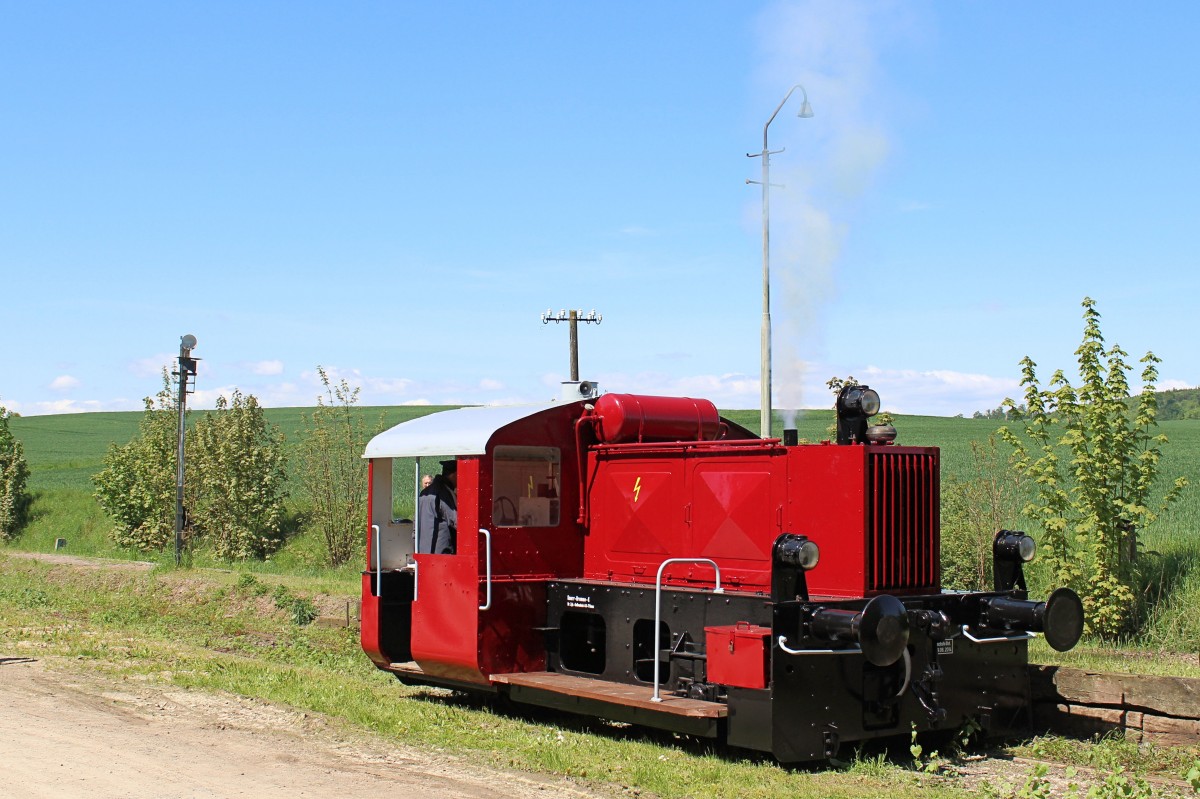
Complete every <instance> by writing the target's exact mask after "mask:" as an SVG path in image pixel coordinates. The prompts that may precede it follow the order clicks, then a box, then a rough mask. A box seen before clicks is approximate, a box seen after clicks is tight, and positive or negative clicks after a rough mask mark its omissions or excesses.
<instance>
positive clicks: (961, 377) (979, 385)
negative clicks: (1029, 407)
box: [853, 366, 1021, 416]
mask: <svg viewBox="0 0 1200 799" xmlns="http://www.w3.org/2000/svg"><path fill="white" fill-rule="evenodd" d="M853 374H854V376H855V377H857V378H858V380H859V382H862V383H868V384H870V386H871V387H872V388H874V389H875V390H876V391H878V392H879V396H880V397H881V398H882V399H883V409H884V410H885V411H891V412H893V413H913V414H921V415H927V416H954V415H955V414H959V413H961V414H963V415H964V416H970V415H971V414H972V413H974V412H975V411H984V410H988V409H990V408H995V407H997V406H999V405H1000V403H1001V402H1003V401H1004V399H1005V398H1006V397H1012V398H1013V399H1019V398H1020V392H1021V386H1020V383H1019V382H1018V381H1017V380H1015V379H1013V378H1008V377H993V376H992V375H981V374H973V373H970V372H953V371H949V370H945V369H931V370H927V371H916V370H912V369H880V368H879V367H877V366H867V367H866V368H865V369H860V370H856V371H854V372H853Z"/></svg>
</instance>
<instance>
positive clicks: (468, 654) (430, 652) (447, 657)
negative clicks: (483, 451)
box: [412, 458, 488, 684]
mask: <svg viewBox="0 0 1200 799" xmlns="http://www.w3.org/2000/svg"><path fill="white" fill-rule="evenodd" d="M479 467H480V463H479V459H478V458H459V459H458V495H459V497H460V498H463V497H477V496H478V495H479ZM478 530H479V508H478V504H477V503H469V502H466V503H465V502H462V501H461V499H460V502H459V504H458V538H457V551H456V552H455V553H454V554H453V555H425V554H418V555H417V556H416V561H417V601H416V602H414V603H413V606H412V626H413V630H412V655H413V660H415V661H417V664H418V665H419V666H420V667H421V670H422V671H424V672H425V673H426V674H430V675H433V676H438V677H448V678H451V679H455V680H462V681H466V682H478V683H485V684H486V683H487V682H488V680H487V677H486V675H485V674H484V672H483V670H482V669H481V668H480V664H479V615H480V612H479V606H480V605H481V604H483V598H482V596H483V591H482V586H481V584H480V583H481V580H480V576H479V575H480V574H481V572H482V568H483V567H482V557H481V549H480V544H481V541H482V536H480V535H478V534H477V531H478Z"/></svg>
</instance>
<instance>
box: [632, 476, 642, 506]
mask: <svg viewBox="0 0 1200 799" xmlns="http://www.w3.org/2000/svg"><path fill="white" fill-rule="evenodd" d="M641 493H642V478H640V477H639V478H638V479H637V480H635V481H634V483H633V501H634V502H637V501H638V495H639V494H641Z"/></svg>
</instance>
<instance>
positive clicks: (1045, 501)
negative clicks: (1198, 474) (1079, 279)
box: [1000, 297, 1187, 639]
mask: <svg viewBox="0 0 1200 799" xmlns="http://www.w3.org/2000/svg"><path fill="white" fill-rule="evenodd" d="M1095 305H1096V304H1095V302H1094V301H1093V300H1092V299H1091V298H1090V297H1085V298H1084V300H1083V308H1084V314H1083V318H1084V331H1083V342H1082V344H1080V346H1079V349H1077V350H1076V351H1075V354H1076V356H1077V358H1078V364H1079V377H1080V381H1081V382H1080V386H1079V388H1078V389H1076V388H1075V387H1074V386H1072V385H1071V383H1070V382H1069V381H1068V380H1067V378H1066V377H1065V376H1064V375H1063V372H1062V370H1058V371H1056V372H1055V373H1054V375H1053V376H1052V377H1051V379H1050V383H1049V385H1048V386H1047V387H1046V388H1042V386H1041V384H1040V383H1039V382H1038V378H1037V374H1036V371H1035V369H1036V366H1037V365H1036V364H1035V363H1034V362H1033V361H1032V360H1031V359H1030V358H1029V357H1028V356H1026V357H1025V358H1024V359H1022V361H1021V365H1022V378H1021V385H1022V386H1024V388H1025V406H1024V408H1021V407H1020V406H1018V405H1017V404H1016V403H1015V402H1013V401H1012V400H1011V399H1008V400H1005V402H1004V407H1006V408H1008V409H1009V411H1010V413H1011V414H1012V418H1013V419H1014V420H1015V421H1017V422H1019V423H1021V425H1022V426H1023V433H1024V435H1023V436H1020V435H1017V434H1016V433H1014V432H1012V431H1010V430H1009V429H1008V428H1007V427H1004V428H1001V429H1000V435H1001V436H1002V437H1003V439H1004V440H1005V441H1006V442H1008V443H1009V444H1010V445H1011V446H1012V447H1013V450H1014V455H1015V461H1014V466H1015V468H1016V469H1017V471H1018V472H1019V473H1021V474H1022V475H1025V476H1028V477H1029V478H1031V479H1032V480H1033V482H1034V484H1035V486H1036V500H1035V501H1034V502H1031V503H1030V504H1029V505H1027V506H1026V508H1025V513H1026V514H1027V515H1029V516H1030V517H1031V518H1034V519H1036V520H1037V521H1038V522H1039V524H1040V525H1041V528H1042V537H1041V541H1040V542H1039V543H1040V549H1041V553H1042V560H1043V562H1045V563H1046V564H1047V565H1048V567H1049V569H1050V573H1051V577H1052V579H1053V580H1054V581H1055V583H1057V584H1059V585H1067V586H1070V587H1072V588H1074V589H1075V590H1076V591H1077V592H1078V593H1079V594H1080V596H1081V597H1082V598H1083V603H1084V608H1085V610H1086V613H1087V623H1088V628H1089V630H1090V631H1091V632H1093V633H1096V634H1099V635H1101V636H1103V637H1105V638H1110V639H1111V638H1114V637H1116V636H1118V635H1120V634H1121V633H1123V632H1125V631H1126V630H1127V629H1128V628H1129V626H1130V625H1131V623H1132V622H1133V620H1134V617H1133V613H1132V610H1133V608H1134V606H1135V602H1134V600H1135V598H1136V591H1135V586H1136V570H1135V567H1136V562H1137V555H1138V548H1139V534H1140V532H1141V530H1142V529H1143V528H1144V527H1146V526H1147V525H1149V524H1151V523H1152V522H1153V521H1154V520H1155V518H1156V517H1157V514H1158V513H1160V512H1161V511H1162V510H1164V509H1165V508H1166V507H1167V506H1168V505H1169V504H1170V503H1172V502H1174V501H1175V500H1176V499H1177V498H1178V497H1179V495H1180V492H1182V490H1183V488H1184V487H1185V486H1186V485H1187V480H1186V479H1185V478H1183V477H1179V478H1177V479H1176V480H1175V481H1174V483H1173V484H1172V486H1171V487H1170V488H1169V489H1168V490H1167V491H1165V492H1163V493H1162V495H1161V497H1160V498H1159V500H1158V501H1157V502H1155V501H1154V500H1153V499H1152V494H1153V493H1154V485H1155V480H1156V478H1157V476H1158V471H1159V465H1160V461H1161V459H1162V447H1163V446H1164V445H1165V444H1166V443H1167V438H1166V436H1165V435H1161V434H1158V435H1155V434H1154V433H1153V430H1154V428H1155V427H1156V425H1157V422H1156V412H1157V399H1156V395H1155V392H1154V383H1155V381H1156V380H1157V379H1158V368H1157V364H1158V363H1159V359H1158V358H1157V357H1155V355H1154V353H1152V352H1147V353H1146V355H1145V356H1144V357H1143V358H1142V359H1141V361H1140V362H1141V363H1142V364H1143V370H1142V375H1141V377H1142V385H1143V387H1142V391H1141V393H1140V394H1139V395H1138V396H1137V398H1136V400H1134V401H1131V399H1130V394H1129V381H1128V378H1127V376H1126V373H1127V372H1128V371H1129V369H1130V367H1129V365H1128V364H1127V363H1126V362H1125V358H1126V357H1128V353H1126V352H1125V351H1124V350H1122V349H1121V348H1120V347H1119V346H1118V345H1115V344H1114V345H1113V346H1112V347H1111V348H1109V349H1108V350H1105V348H1104V337H1103V335H1102V334H1101V331H1100V314H1099V312H1098V311H1096V307H1095ZM1152 505H1153V506H1154V507H1153V508H1152V507H1151V506H1152Z"/></svg>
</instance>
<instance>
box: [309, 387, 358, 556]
mask: <svg viewBox="0 0 1200 799" xmlns="http://www.w3.org/2000/svg"><path fill="white" fill-rule="evenodd" d="M317 373H318V374H319V375H320V376H321V384H322V385H323V386H324V387H325V393H324V395H323V396H318V397H317V409H316V410H315V411H314V412H313V413H312V415H311V416H309V417H308V418H307V419H305V424H304V432H303V438H302V439H301V441H300V445H299V452H298V454H299V462H300V470H299V475H300V482H301V484H302V485H303V486H304V492H305V494H307V496H308V500H309V502H310V503H311V510H310V513H309V520H308V525H309V527H311V528H314V529H316V530H317V531H319V532H320V534H321V536H322V538H323V539H324V542H325V554H326V558H327V560H328V562H329V564H330V565H332V566H337V565H340V564H342V563H345V562H346V561H348V560H349V559H350V558H351V557H352V556H353V555H354V554H355V553H356V552H358V550H359V542H360V541H361V540H362V538H363V535H364V525H365V524H366V507H367V466H366V462H365V461H364V460H363V459H362V453H363V448H364V447H365V446H366V443H367V437H368V436H367V431H366V427H365V425H364V424H363V421H362V418H361V416H359V415H358V414H356V413H355V412H354V406H355V405H356V404H357V403H358V394H359V389H358V388H357V387H354V388H351V386H350V384H349V383H347V382H346V380H345V379H342V380H340V381H339V382H338V383H337V384H336V385H335V384H334V383H333V382H332V381H331V380H330V379H329V375H328V373H326V371H325V370H324V369H323V368H321V367H320V366H318V367H317Z"/></svg>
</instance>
